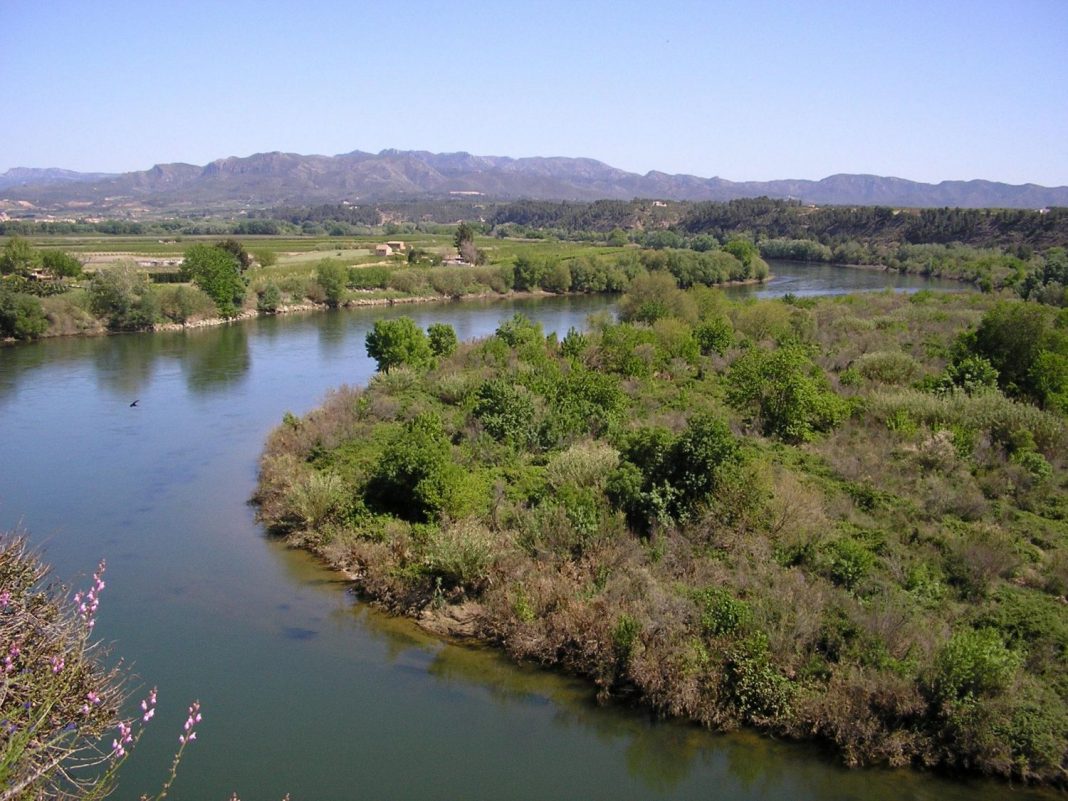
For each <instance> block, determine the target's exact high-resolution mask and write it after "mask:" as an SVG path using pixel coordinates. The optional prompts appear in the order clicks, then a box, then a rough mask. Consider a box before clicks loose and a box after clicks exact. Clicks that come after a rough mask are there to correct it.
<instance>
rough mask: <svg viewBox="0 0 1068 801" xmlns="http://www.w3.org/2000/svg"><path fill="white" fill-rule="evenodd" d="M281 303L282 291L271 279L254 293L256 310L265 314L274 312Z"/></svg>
mask: <svg viewBox="0 0 1068 801" xmlns="http://www.w3.org/2000/svg"><path fill="white" fill-rule="evenodd" d="M281 305H282V292H281V290H279V289H278V285H277V284H276V283H274V282H273V281H271V282H269V283H268V284H267V285H266V286H265V287H264V288H263V289H261V290H260V291H259V292H257V293H256V310H257V311H260V312H264V313H265V314H274V313H275V312H276V311H278V307H279V306H281Z"/></svg>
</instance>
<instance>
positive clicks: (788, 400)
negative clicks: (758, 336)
mask: <svg viewBox="0 0 1068 801" xmlns="http://www.w3.org/2000/svg"><path fill="white" fill-rule="evenodd" d="M727 402H728V403H729V404H730V405H731V406H733V407H734V408H735V409H737V410H738V411H739V412H741V413H742V414H743V415H745V416H746V417H747V418H748V419H749V420H750V421H751V422H756V423H758V424H759V427H760V430H761V431H762V432H763V433H764V435H765V436H777V437H780V438H782V439H784V440H787V441H790V442H801V441H804V440H808V439H811V438H812V436H813V434H814V433H815V432H816V431H827V430H829V429H831V428H833V427H834V426H836V425H837V424H838V423H839V422H841V420H842V419H843V418H844V417H845V415H846V412H847V406H846V404H845V402H844V401H843V400H842V399H841V398H839V397H838V396H837V395H835V394H834V392H833V390H831V388H830V384H829V383H828V381H827V378H826V376H824V375H823V372H822V371H821V370H820V369H819V367H818V366H817V365H815V364H813V362H812V360H811V359H810V358H809V356H808V353H807V351H806V350H805V348H804V347H803V346H800V345H784V346H783V347H781V348H779V349H777V350H775V351H771V352H769V351H766V350H764V349H762V348H759V347H754V348H750V349H749V350H748V351H746V352H745V353H744V354H743V355H742V356H741V357H739V358H738V359H737V360H736V361H735V362H734V364H732V365H731V369H730V372H729V373H728V374H727Z"/></svg>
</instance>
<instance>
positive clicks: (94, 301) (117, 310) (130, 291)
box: [89, 264, 158, 331]
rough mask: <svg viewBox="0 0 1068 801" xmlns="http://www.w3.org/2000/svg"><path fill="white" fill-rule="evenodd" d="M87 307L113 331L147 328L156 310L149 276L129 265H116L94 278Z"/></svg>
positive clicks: (90, 286) (152, 320)
mask: <svg viewBox="0 0 1068 801" xmlns="http://www.w3.org/2000/svg"><path fill="white" fill-rule="evenodd" d="M89 308H90V309H91V310H92V312H93V314H95V315H96V316H97V317H100V318H102V319H103V320H105V321H106V323H107V326H108V328H111V329H113V330H116V331H127V330H136V329H141V328H148V327H150V326H151V325H152V324H153V323H154V322H155V319H156V314H157V311H158V308H157V303H156V296H155V294H153V290H152V285H151V284H150V283H149V280H148V277H147V276H146V275H145V274H144V273H142V272H140V271H138V270H137V268H136V267H134V266H133V265H132V264H119V265H116V266H115V267H113V268H112V269H110V270H104V271H101V272H98V273H97V274H96V275H95V276H94V277H93V280H92V281H90V282H89Z"/></svg>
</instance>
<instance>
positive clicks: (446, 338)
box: [426, 323, 458, 359]
mask: <svg viewBox="0 0 1068 801" xmlns="http://www.w3.org/2000/svg"><path fill="white" fill-rule="evenodd" d="M426 333H427V336H428V337H429V339H430V351H431V352H432V353H433V354H434V355H435V356H437V357H438V358H440V359H447V358H448V357H449V356H452V354H454V353H455V352H456V346H457V344H458V341H457V339H456V330H455V329H454V328H453V327H452V326H451V325H449V324H448V323H432V324H431V325H430V327H429V328H427V330H426Z"/></svg>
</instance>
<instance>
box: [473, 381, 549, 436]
mask: <svg viewBox="0 0 1068 801" xmlns="http://www.w3.org/2000/svg"><path fill="white" fill-rule="evenodd" d="M472 414H473V415H474V416H475V417H476V418H477V419H478V420H479V422H481V423H482V427H483V428H484V429H485V430H486V432H487V433H488V434H489V435H490V436H491V437H493V438H494V439H495V440H497V441H498V442H506V443H508V444H510V445H513V446H515V447H517V448H525V447H528V446H529V445H531V444H533V443H534V442H535V440H536V438H537V433H538V432H537V428H536V426H535V424H534V419H535V408H534V398H533V396H532V395H531V393H530V391H529V390H528V389H526V388H525V387H521V386H518V385H516V384H512V383H510V382H509V381H507V380H506V379H501V378H495V379H493V380H491V381H487V382H486V383H484V384H483V385H482V386H481V387H479V388H478V391H477V392H476V393H475V406H474V409H473V410H472Z"/></svg>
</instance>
